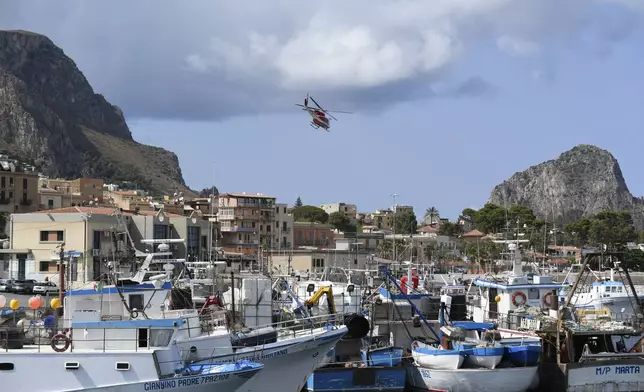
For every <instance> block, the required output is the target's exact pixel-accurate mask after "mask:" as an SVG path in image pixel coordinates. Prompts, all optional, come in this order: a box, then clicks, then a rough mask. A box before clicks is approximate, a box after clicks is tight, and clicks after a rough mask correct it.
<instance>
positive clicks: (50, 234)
mask: <svg viewBox="0 0 644 392" xmlns="http://www.w3.org/2000/svg"><path fill="white" fill-rule="evenodd" d="M63 241H64V233H63V231H62V230H41V231H40V242H63Z"/></svg>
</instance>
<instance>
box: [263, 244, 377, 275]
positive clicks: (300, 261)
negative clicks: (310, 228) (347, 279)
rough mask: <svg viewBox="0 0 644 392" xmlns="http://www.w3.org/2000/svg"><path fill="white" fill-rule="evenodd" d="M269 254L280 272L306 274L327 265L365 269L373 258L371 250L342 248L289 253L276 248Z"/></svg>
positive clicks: (303, 250)
mask: <svg viewBox="0 0 644 392" xmlns="http://www.w3.org/2000/svg"><path fill="white" fill-rule="evenodd" d="M269 255H270V259H271V261H272V267H273V268H274V269H277V270H278V271H279V273H280V274H289V273H293V274H298V275H304V276H306V275H307V274H309V273H312V272H317V273H320V272H322V271H324V268H325V267H341V268H352V269H365V268H367V266H368V264H369V260H370V258H371V253H369V252H365V251H357V252H356V251H355V250H342V249H340V250H338V249H295V250H293V251H292V252H290V253H288V254H284V253H280V252H277V251H275V250H274V251H272V252H269ZM371 268H374V267H371ZM355 278H358V277H355Z"/></svg>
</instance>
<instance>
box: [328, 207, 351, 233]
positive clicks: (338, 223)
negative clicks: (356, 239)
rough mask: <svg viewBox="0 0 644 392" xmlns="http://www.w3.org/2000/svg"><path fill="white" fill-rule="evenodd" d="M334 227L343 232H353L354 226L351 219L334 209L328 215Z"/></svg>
mask: <svg viewBox="0 0 644 392" xmlns="http://www.w3.org/2000/svg"><path fill="white" fill-rule="evenodd" d="M328 223H329V224H330V225H332V226H333V227H334V228H336V229H338V230H340V231H344V232H355V231H356V227H355V226H354V225H352V224H351V219H349V218H347V217H346V215H344V214H343V213H341V212H339V211H336V212H333V213H331V214H330V215H329V222H328Z"/></svg>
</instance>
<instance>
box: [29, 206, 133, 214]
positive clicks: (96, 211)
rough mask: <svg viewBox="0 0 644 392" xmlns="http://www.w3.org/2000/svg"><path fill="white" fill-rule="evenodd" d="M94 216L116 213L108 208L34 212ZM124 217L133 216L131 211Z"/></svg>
mask: <svg viewBox="0 0 644 392" xmlns="http://www.w3.org/2000/svg"><path fill="white" fill-rule="evenodd" d="M88 213H91V214H93V215H112V214H113V213H114V209H113V208H108V207H79V206H75V207H63V208H55V209H53V210H43V211H36V212H32V214H88ZM123 215H132V213H131V212H129V211H125V210H124V211H123Z"/></svg>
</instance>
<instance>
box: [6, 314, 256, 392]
mask: <svg viewBox="0 0 644 392" xmlns="http://www.w3.org/2000/svg"><path fill="white" fill-rule="evenodd" d="M4 333H6V334H8V332H7V331H4ZM187 334H188V329H187V328H186V325H185V320H183V319H166V320H130V321H99V322H78V323H73V324H72V326H71V329H70V330H69V331H68V332H67V333H59V334H56V335H54V336H53V338H52V341H51V345H50V346H47V345H44V346H41V345H37V346H24V345H23V343H22V338H20V339H18V340H15V339H14V340H12V341H7V340H5V342H4V345H5V346H6V347H5V350H3V351H0V380H1V383H2V388H3V390H7V391H19V390H24V391H38V392H71V391H81V390H83V391H119V392H130V391H131V392H135V391H136V392H138V391H153V390H167V391H190V392H207V391H213V390H216V391H217V392H234V391H236V390H238V389H239V388H240V387H242V386H243V385H244V384H246V383H247V382H249V381H250V380H252V378H253V377H254V376H255V375H256V374H257V373H258V372H260V370H261V369H262V368H263V365H261V364H258V363H253V362H250V361H237V362H235V363H226V364H221V363H216V362H211V363H209V364H203V365H192V364H186V363H185V362H184V361H183V360H182V359H181V355H180V353H179V350H178V349H177V346H176V340H177V339H178V338H181V337H184V336H185V335H187ZM8 336H9V335H6V336H5V338H7V337H8ZM18 336H19V335H18ZM72 337H73V338H72ZM7 347H11V348H7Z"/></svg>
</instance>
